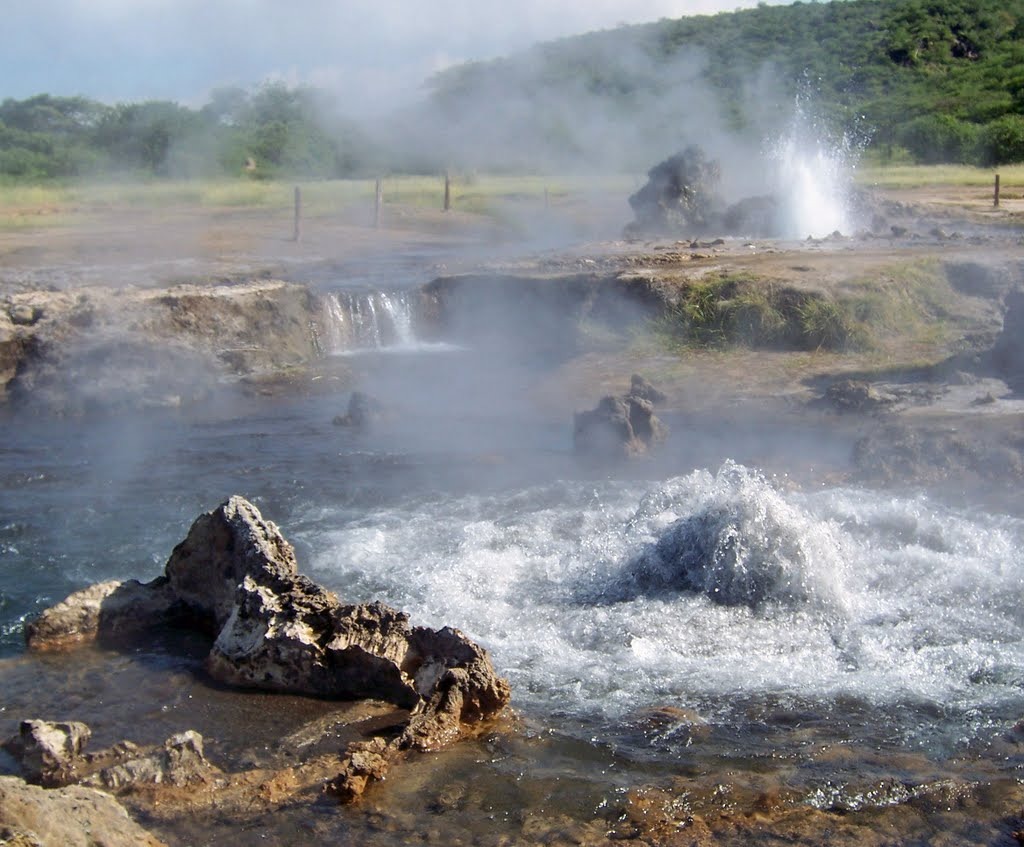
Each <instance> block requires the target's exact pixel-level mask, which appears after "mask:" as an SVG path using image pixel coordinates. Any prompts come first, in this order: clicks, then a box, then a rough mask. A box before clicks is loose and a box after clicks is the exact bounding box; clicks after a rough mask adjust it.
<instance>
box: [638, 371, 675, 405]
mask: <svg viewBox="0 0 1024 847" xmlns="http://www.w3.org/2000/svg"><path fill="white" fill-rule="evenodd" d="M629 396H630V397H639V398H640V399H641V400H647V401H649V402H650V403H653V404H654V405H655V406H657V405H659V404H661V403H664V402H665V401H666V400H668V395H666V394H665V392H663V391H659V390H658V389H657V388H655V387H654V386H653V385H651V384H650V383H649V382H648V381H647V380H646V379H644V378H643V377H642V376H640V374H633V376H632V377H631V378H630V380H629Z"/></svg>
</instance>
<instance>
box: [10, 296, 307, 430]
mask: <svg viewBox="0 0 1024 847" xmlns="http://www.w3.org/2000/svg"><path fill="white" fill-rule="evenodd" d="M319 314H320V309H319V307H318V304H317V303H316V302H315V299H314V297H313V295H312V294H311V292H310V291H309V290H308V289H307V288H306V287H304V286H301V285H293V284H290V283H286V282H280V281H276V280H254V281H245V282H242V281H240V282H222V283H219V284H213V285H175V286H170V287H168V288H161V289H133V288H123V289H111V288H104V287H99V286H96V287H91V288H89V289H87V290H83V291H35V292H31V293H23V294H18V295H15V296H14V297H13V298H12V300H11V302H10V303H9V305H8V308H7V310H6V313H0V389H3V391H2V393H0V397H4V398H6V397H7V396H8V394H9V395H10V397H11V398H12V399H14V400H17V401H18V402H19V403H24V404H29V405H32V406H34V407H37V408H43V409H47V410H50V411H54V412H58V413H65V414H77V413H86V412H96V411H118V410H121V409H125V408H148V407H153V406H176V405H181V404H186V403H189V402H195V401H197V400H199V399H201V398H203V397H206V396H208V395H209V394H210V392H212V391H214V390H216V388H217V383H218V379H219V378H221V377H223V376H227V375H240V376H244V375H250V374H259V373H266V372H273V371H279V370H282V369H287V368H290V367H294V366H296V365H302V364H305V363H308V362H309V361H311V360H312V359H314V358H316V357H318V356H319V355H320V353H321V351H320V349H319V347H318V337H319V335H320V334H321V333H320V331H319V330H318V327H317V325H316V321H317V320H318V315H319Z"/></svg>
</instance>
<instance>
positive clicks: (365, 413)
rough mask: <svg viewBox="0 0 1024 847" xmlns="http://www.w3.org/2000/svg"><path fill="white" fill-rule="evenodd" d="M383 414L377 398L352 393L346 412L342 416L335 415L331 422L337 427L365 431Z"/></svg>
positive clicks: (355, 392) (382, 408) (357, 392)
mask: <svg viewBox="0 0 1024 847" xmlns="http://www.w3.org/2000/svg"><path fill="white" fill-rule="evenodd" d="M383 414H384V407H383V405H382V404H381V402H380V401H379V400H377V398H375V397H371V396H370V395H369V394H364V393H363V392H362V391H353V392H352V396H351V397H350V398H349V401H348V410H347V411H346V412H345V414H344V415H337V416H336V417H335V418H334V421H333V422H334V423H335V424H336V425H337V426H348V427H352V428H353V429H366V428H367V427H369V426H371V425H372V424H374V423H376V422H377V421H379V420H380V419H381V417H382V416H383Z"/></svg>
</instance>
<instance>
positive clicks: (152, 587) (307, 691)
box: [0, 496, 510, 844]
mask: <svg viewBox="0 0 1024 847" xmlns="http://www.w3.org/2000/svg"><path fill="white" fill-rule="evenodd" d="M168 628H170V629H179V630H180V629H189V630H194V631H196V632H197V633H199V634H200V635H205V636H207V637H209V638H210V639H211V648H210V652H209V654H208V656H207V657H206V659H205V662H204V665H205V669H206V672H207V673H208V674H209V676H210V678H211V679H212V680H214V681H217V682H221V683H225V684H227V685H230V686H236V687H242V688H248V689H259V690H266V691H278V692H288V693H295V694H304V695H309V696H314V697H318V698H322V699H326V700H341V701H357V700H361V701H375V702H385V703H389V704H391V706H392V707H393V708H392V709H391V712H392V720H391V721H389V722H387V723H386V724H385V725H384V726H382V727H381V728H380V729H379V730H378V731H377V732H371V733H368V737H366V739H365V740H359V741H353V742H351V743H349V744H347V745H342V746H341V747H340V748H339V749H337V750H336V751H335V752H334V753H333V754H324V755H322V756H319V757H317V759H316V760H315V761H314V762H306V763H304V764H302V765H300V766H295V767H291V768H284V769H282V770H279V771H275V772H270V773H266V772H264V773H260V774H258V775H254V773H253V772H252V771H251V770H247V771H240V772H235V773H225V772H224V771H222V770H220V769H219V768H217V767H215V766H213V765H211V764H210V763H209V762H208V761H207V760H206V758H205V757H204V755H203V738H202V736H201V735H200V734H199V733H197V732H195V731H194V730H191V729H188V730H184V731H183V732H181V733H178V734H176V735H174V736H173V737H171V738H169V739H168V740H167V741H166V742H165V743H164V744H163V745H161V746H156V747H150V748H145V747H139V746H138V745H137V744H135V743H133V742H131V741H124V742H121V743H119V744H117V745H115V746H114V747H112V748H110V749H108V750H103V751H99V752H96V753H86V752H85V746H86V742H87V741H88V739H89V736H90V730H89V728H88V726H86V725H85V724H83V723H79V722H75V721H73V720H72V721H69V722H63V723H53V722H46V721H41V720H34V719H30V720H26V721H23V722H22V724H21V728H20V732H19V734H18V735H17V736H15V737H13V738H11V739H8V740H7V741H6V742H5V743H4V747H5V749H6V750H7V751H8V752H9V753H10V754H11V755H12V756H13V757H14V758H15V759H16V760H17V761H18V762H19V764H20V767H21V770H22V774H23V777H24V779H25V780H27V781H28V782H30V783H35V784H39V785H42V786H44V787H46V788H60V789H65V788H66V786H82V787H83V790H85V793H80V795H75V794H73V793H71V794H69V793H68V792H67V791H66V790H65V791H63V792H61V791H57V792H53V793H51V794H50V795H42V794H39V793H38V792H36V791H34V790H33V789H30V788H26V787H23V786H21V785H20V784H19V783H18V782H17V781H16V780H14V779H12V778H5V779H4V785H3V786H2V787H0V822H3V823H4V824H6V825H7V826H9V827H15V828H16V830H18V833H17V834H18V836H19V837H23V838H25V839H28V841H27V842H26V843H45V844H49V843H55V842H54V841H52V840H51V839H52V838H54V837H55V836H54V835H53V834H52V833H49V832H46V831H45V828H44V829H43V831H41V832H40V831H36V830H33V829H32V827H33V826H36V824H34V823H33V822H34V821H37V820H38V819H39V818H40V817H45V816H46V812H45V811H35V810H36V809H42V810H45V809H46V808H53V809H55V810H56V809H59V808H60V807H61V804H62V803H66V802H68V801H69V800H70V801H74V800H76V799H77V801H78V802H79V803H80V804H81V803H83V798H92V797H93V795H91V794H88V790H91V789H99V790H102V791H107V792H111V793H113V794H115V795H121V794H125V793H129V792H130V793H132V795H133V798H134V805H135V806H136V807H137V808H138V807H140V806H141V807H143V808H146V807H155V806H157V805H160V804H167V803H168V802H178V803H183V802H185V803H187V804H188V806H189V807H191V808H193V809H195V808H197V807H198V806H201V805H204V804H207V805H209V804H214V803H216V804H218V805H219V806H223V804H224V803H225V802H226V801H227V798H229V797H230V798H231V801H232V802H233V803H234V804H241V805H246V804H251V803H254V802H259V801H260V797H261V795H262V794H265V793H266V792H267V791H268V790H270V789H268V788H267V786H268V785H273V786H274V793H275V802H278V803H281V802H285V801H286V800H289V798H291V797H292V796H293V795H295V794H298V793H309V792H311V791H312V792H313V793H314V794H315V793H316V792H317V791H325V792H329V793H330V794H332V795H333V796H335V797H337V799H338V801H339V802H342V803H351V802H354V801H356V800H358V799H359V798H360V797H361V796H362V794H363V793H364V792H365V791H366V789H367V788H368V786H369V785H370V783H372V782H375V781H379V780H382V779H384V778H385V776H386V774H387V772H388V770H389V769H390V767H391V766H392V764H394V763H395V762H396V761H397V760H398V759H399V758H401V757H403V756H406V755H408V754H410V753H413V752H416V751H419V752H430V751H437V750H440V749H443V748H445V747H447V746H449V745H451V744H453V743H455V742H456V741H458V740H459V739H461V738H464V737H468V736H472V735H477V734H479V733H480V732H481V731H482V730H484V729H486V728H487V727H488V726H489V725H491V724H493V723H494V721H495V720H497V719H498V718H499V717H500V715H501V713H502V711H503V710H504V709H505V707H506V706H507V705H508V702H509V699H510V691H509V687H508V683H507V682H506V681H505V680H504V679H502V678H500V677H499V676H498V675H497V674H496V673H495V671H494V668H493V666H492V665H491V662H490V659H489V657H488V655H487V653H486V651H485V650H483V649H482V648H481V647H479V646H478V645H476V644H474V643H473V642H471V641H470V640H469V639H467V638H466V637H465V636H464V635H462V634H461V633H460V632H458V631H457V630H454V629H451V628H444V629H442V630H437V631H435V630H430V629H427V628H424V627H413V626H411V625H410V624H409V620H408V616H407V615H405V614H403V613H402V612H399V611H397V610H395V609H391V608H389V607H387V606H384V605H382V604H380V603H372V604H368V605H358V606H353V605H345V604H342V603H341V602H340V601H339V600H338V599H337V597H335V596H334V595H333V594H332V593H331V592H329V591H327V590H325V589H324V588H322V587H321V586H319V585H317V584H316V583H314V582H312V581H311V580H309V579H307V578H306V577H304V576H302V575H301V574H299V573H298V569H297V564H296V561H295V553H294V550H293V549H292V547H291V545H290V544H289V543H288V542H287V541H286V540H285V539H284V538H283V536H282V535H281V534H280V531H279V530H278V529H277V527H276V526H275V525H274V524H273V523H270V522H268V521H265V520H264V519H263V517H262V516H261V515H260V513H259V511H258V510H257V509H256V507H255V506H253V505H252V504H251V503H249V502H248V501H246V500H245V499H244V498H241V497H237V496H236V497H232V498H229V499H228V500H227V501H226V502H224V503H222V504H221V505H220V506H219V507H218V508H217V509H215V510H213V511H211V512H209V513H206V514H204V515H201V516H200V517H199V518H197V519H196V521H195V523H194V524H193V525H192V528H191V529H190V530H189V533H188V535H187V537H186V538H185V539H184V540H183V541H182V542H181V543H180V544H179V545H178V546H177V547H175V549H174V551H173V553H172V554H171V557H170V559H169V560H168V562H167V567H166V569H165V575H164V576H161V577H158V578H156V579H155V580H153V581H152V582H149V583H145V584H143V583H139V582H137V581H134V580H131V581H128V582H121V583H118V582H106V583H99V584H96V585H93V586H90V587H88V588H85V589H83V590H81V591H78V592H76V593H74V594H72V595H71V596H70V597H68V598H67V599H66V600H64V601H62V602H61V603H58V604H57V605H55V606H53V607H51V608H49V609H47V610H46V611H44V612H43V614H42V615H40V616H39V617H38V618H37V619H36V620H34V621H32V622H31V623H30V624H29V625H28V626H27V627H26V630H25V635H26V642H27V645H28V647H29V649H30V650H31V651H36V652H39V651H55V650H69V649H73V648H74V647H76V646H80V645H82V644H84V643H88V642H91V641H98V642H101V643H102V644H104V645H105V646H106V647H108V648H113V649H118V650H130V649H131V647H132V645H133V644H134V643H137V642H139V641H140V640H143V639H144V638H145V637H146V636H147V634H151V633H153V632H156V631H160V630H164V629H168ZM164 789H166V791H167V792H169V793H170V794H171V796H172V798H174V799H172V800H170V801H169V800H168V799H167V798H165V797H164V796H163V795H164V793H165V791H164ZM93 807H95V813H93V812H87V813H83V814H80V815H78V816H73V817H74V820H75V823H76V824H77V826H78V827H80V828H81V831H82V832H90V831H91V832H92V833H93V836H92V837H94V838H95V837H97V832H98V831H101V830H102V831H104V832H105V835H104V836H103V837H102V838H106V839H109V841H104V843H111V844H120V843H125V844H127V843H157V842H155V840H153V839H151V838H150V837H149V836H147V835H145V834H144V833H141V832H140V831H139V830H137V829H132V828H131V827H129V826H128V825H127V824H125V825H124V826H122V823H123V821H122V818H123V815H122V813H121V812H120V811H118V809H117V807H116V804H115V805H113V806H112V805H111V803H110V802H109V800H106V799H104V800H102V801H101V800H96V801H94V802H92V803H91V805H90V806H89V808H93ZM29 808H31V809H33V811H31V812H30V811H26V810H27V809H29ZM37 829H38V827H37ZM12 837H13V836H12ZM102 838H101V840H102ZM147 838H150V840H149V841H148V842H147V841H146V839H147ZM32 839H37V840H36V841H33V840H32ZM132 839H135V841H134V842H133V840H132ZM69 843H70V842H69Z"/></svg>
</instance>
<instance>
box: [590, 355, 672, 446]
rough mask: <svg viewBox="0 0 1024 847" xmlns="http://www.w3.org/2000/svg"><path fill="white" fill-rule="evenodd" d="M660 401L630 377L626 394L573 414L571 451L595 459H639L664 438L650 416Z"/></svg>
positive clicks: (655, 392)
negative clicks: (573, 449) (634, 457)
mask: <svg viewBox="0 0 1024 847" xmlns="http://www.w3.org/2000/svg"><path fill="white" fill-rule="evenodd" d="M648 398H656V399H648ZM664 399H665V395H664V394H662V393H661V392H660V391H658V390H657V389H656V388H654V387H653V386H652V385H650V383H648V382H647V381H646V380H644V379H643V377H640V376H637V375H634V377H633V379H632V381H631V385H630V393H629V394H626V395H624V396H622V397H615V396H612V395H608V396H605V397H602V398H601V400H600V401H599V402H598V404H597V406H596V407H595V408H593V409H591V410H590V411H586V412H577V413H576V415H575V416H574V418H573V447H574V448H575V450H576V452H577V453H578V454H580V455H585V456H592V457H596V458H617V457H629V456H639V455H643V454H644V453H646V452H647V451H648V450H649V449H650V448H651V447H652V446H654V445H655V444H657V443H659V442H661V441H663V440H664V439H665V437H666V435H667V434H668V429H667V427H665V425H664V424H663V423H662V422H661V421H660V420H659V419H658V418H657V416H656V415H655V414H654V402H661V401H662V400H664Z"/></svg>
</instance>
